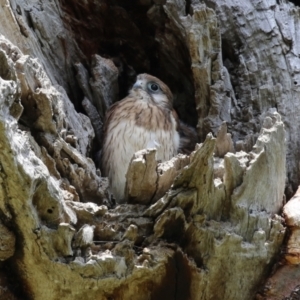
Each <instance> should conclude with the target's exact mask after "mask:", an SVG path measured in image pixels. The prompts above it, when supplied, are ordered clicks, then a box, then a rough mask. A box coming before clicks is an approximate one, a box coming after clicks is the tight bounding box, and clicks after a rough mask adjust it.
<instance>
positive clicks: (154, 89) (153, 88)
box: [148, 83, 159, 92]
mask: <svg viewBox="0 0 300 300" xmlns="http://www.w3.org/2000/svg"><path fill="white" fill-rule="evenodd" d="M148 87H149V89H150V90H151V91H152V92H157V91H158V90H159V85H158V84H156V83H149V85H148Z"/></svg>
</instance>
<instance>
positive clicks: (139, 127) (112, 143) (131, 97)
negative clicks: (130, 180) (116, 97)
mask: <svg viewBox="0 0 300 300" xmlns="http://www.w3.org/2000/svg"><path fill="white" fill-rule="evenodd" d="M179 126H180V121H179V118H178V116H177V114H176V112H175V110H174V109H173V94H172V92H171V91H170V89H169V87H168V86H167V85H166V84H165V83H164V82H162V81H161V80H160V79H158V78H157V77H154V76H152V75H149V74H146V73H144V74H139V75H138V76H137V79H136V82H135V83H134V85H133V86H132V88H131V89H130V91H129V94H128V96H126V97H125V98H124V99H123V100H120V101H118V102H116V103H114V104H113V105H112V106H111V107H110V108H109V109H108V111H107V112H106V116H105V120H104V139H103V147H102V173H103V175H104V176H107V177H108V179H109V183H110V187H111V192H112V194H113V195H114V197H115V200H116V202H117V203H118V204H121V203H125V202H126V199H125V185H126V173H127V170H128V166H129V164H130V161H131V159H132V157H133V155H134V153H135V152H137V151H139V150H142V149H149V148H156V159H157V160H158V161H162V162H163V161H167V160H170V159H171V158H172V157H173V156H175V155H176V154H177V153H178V150H179V149H180V147H181V145H180V135H179V131H180V128H179ZM181 131H182V130H181ZM184 144H186V139H185V140H184Z"/></svg>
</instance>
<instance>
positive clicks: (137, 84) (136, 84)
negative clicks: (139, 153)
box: [132, 80, 143, 89]
mask: <svg viewBox="0 0 300 300" xmlns="http://www.w3.org/2000/svg"><path fill="white" fill-rule="evenodd" d="M132 88H134V89H142V88H143V84H142V81H141V80H137V81H136V82H135V84H134V85H133V87H132Z"/></svg>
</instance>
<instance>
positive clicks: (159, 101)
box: [132, 74, 173, 110]
mask: <svg viewBox="0 0 300 300" xmlns="http://www.w3.org/2000/svg"><path fill="white" fill-rule="evenodd" d="M139 90H142V91H143V94H145V93H146V94H147V96H148V97H145V100H150V101H151V102H153V104H155V105H158V106H161V107H162V108H167V109H170V110H172V107H173V95H172V93H171V91H170V89H169V88H168V86H167V85H166V84H165V83H163V82H162V81H161V80H159V79H158V78H156V77H154V76H151V75H149V74H140V75H138V76H137V79H136V82H135V84H134V85H133V87H132V91H133V92H138V91H139Z"/></svg>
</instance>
